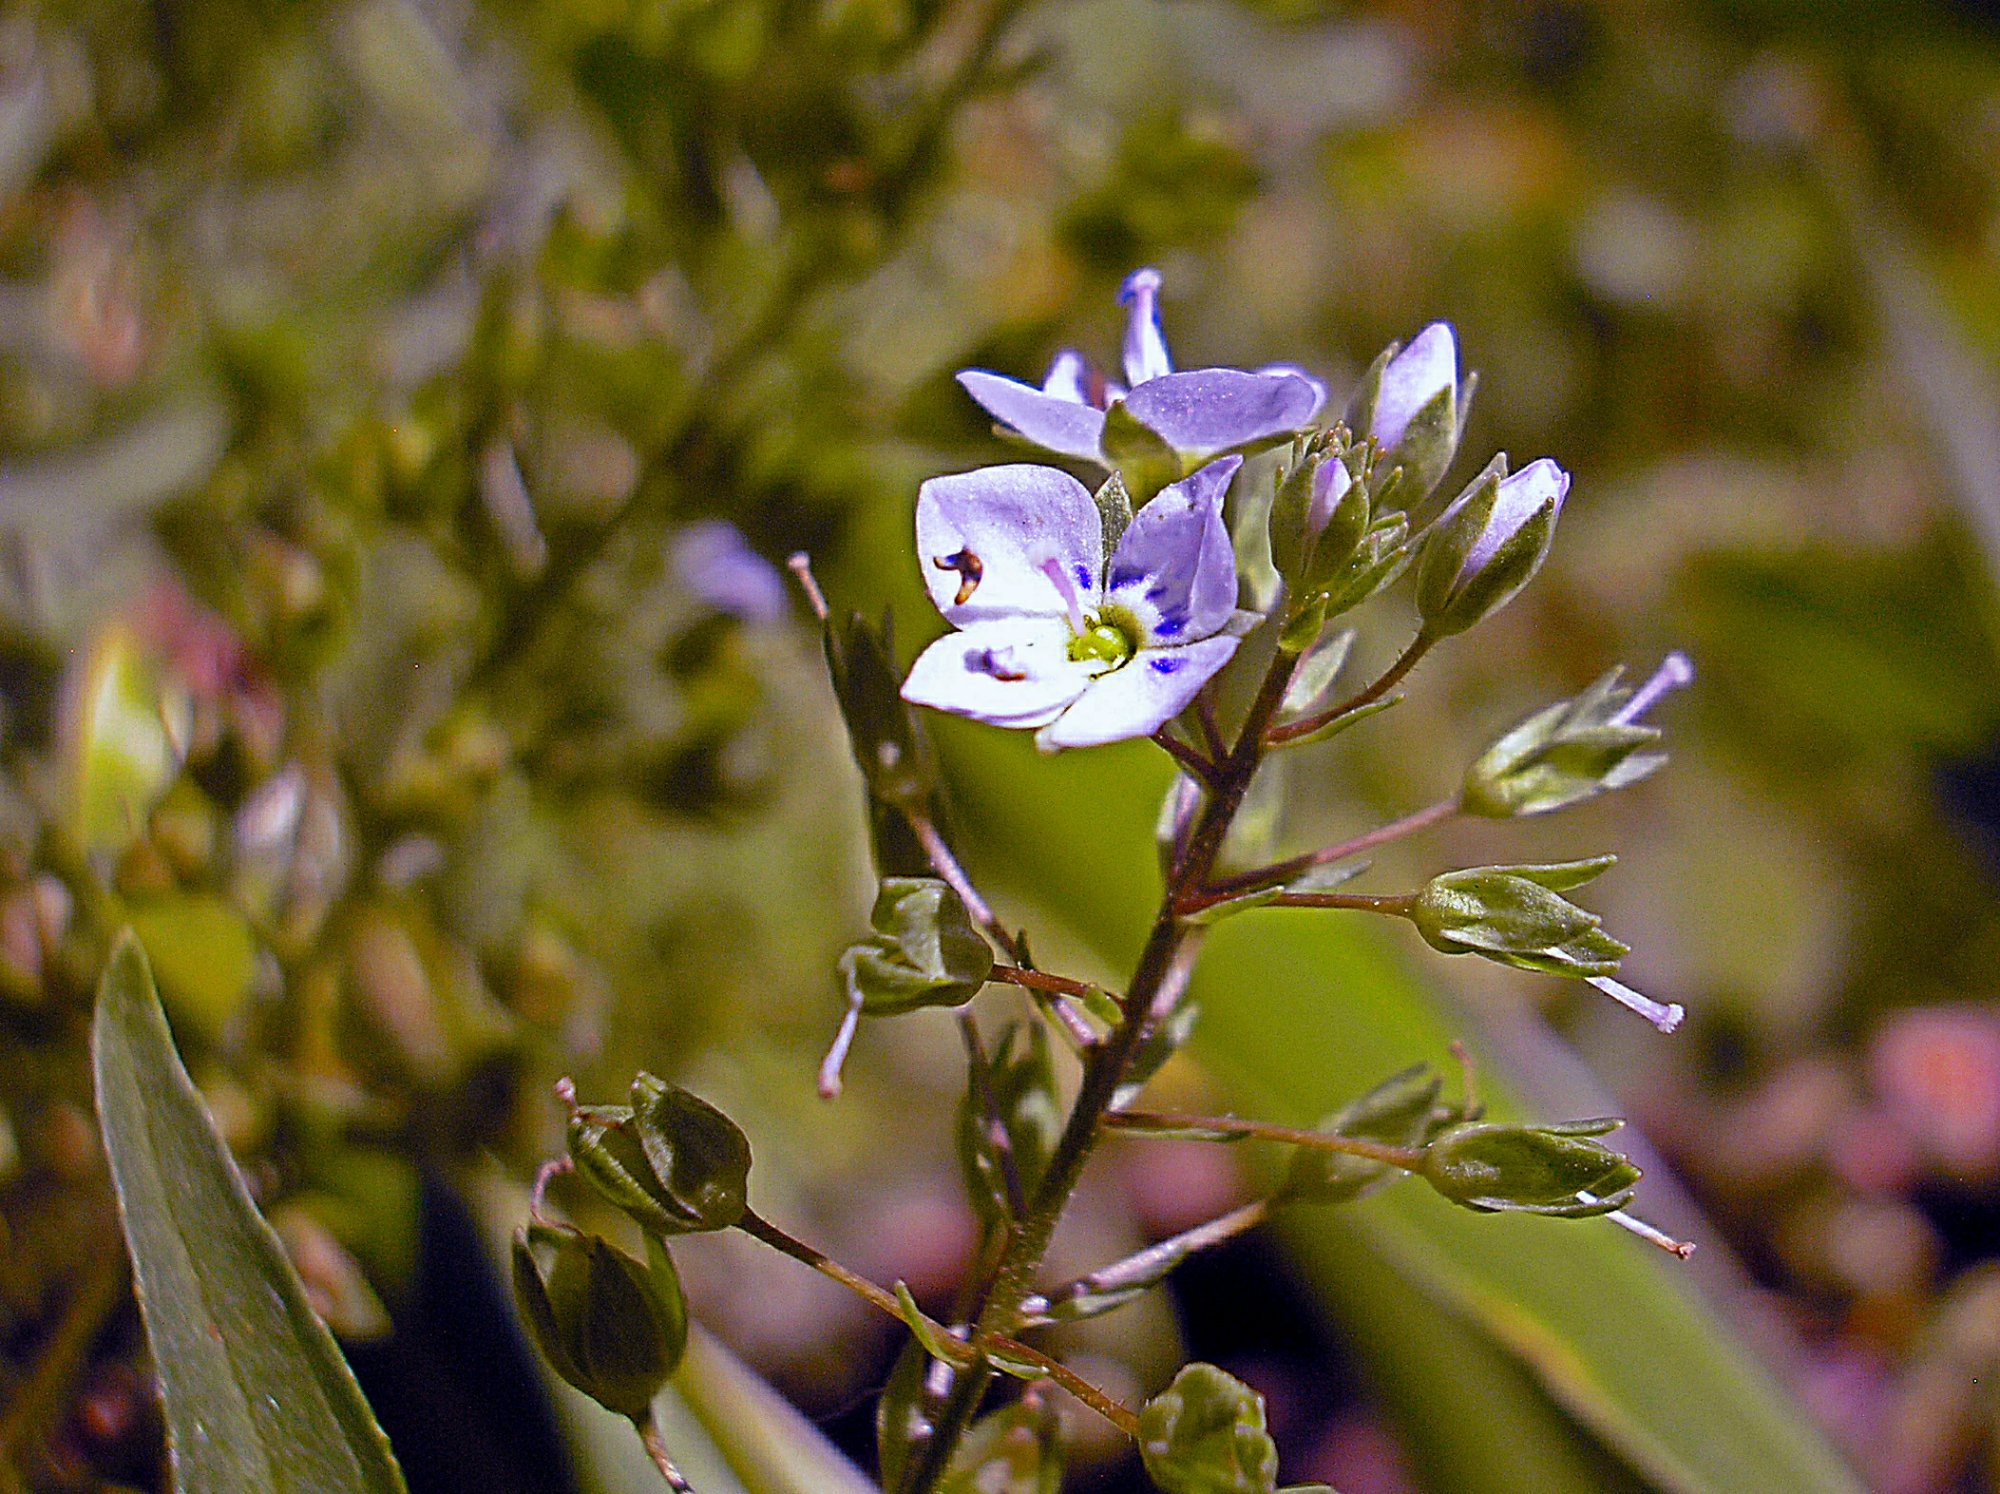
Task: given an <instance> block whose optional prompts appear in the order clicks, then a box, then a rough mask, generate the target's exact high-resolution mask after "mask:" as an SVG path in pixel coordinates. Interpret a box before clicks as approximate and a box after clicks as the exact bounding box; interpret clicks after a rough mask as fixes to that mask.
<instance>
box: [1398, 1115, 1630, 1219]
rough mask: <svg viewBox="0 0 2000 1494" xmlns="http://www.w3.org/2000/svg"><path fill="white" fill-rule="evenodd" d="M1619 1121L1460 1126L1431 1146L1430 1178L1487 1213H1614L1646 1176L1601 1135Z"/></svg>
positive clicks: (1427, 1158) (1426, 1174)
mask: <svg viewBox="0 0 2000 1494" xmlns="http://www.w3.org/2000/svg"><path fill="white" fill-rule="evenodd" d="M1620 1124H1621V1122H1619V1121H1616V1120H1588V1121H1571V1122H1569V1123H1567V1124H1564V1125H1557V1126H1516V1125H1503V1124H1500V1123H1497V1122H1492V1121H1486V1122H1479V1123H1474V1124H1468V1125H1460V1126H1453V1127H1451V1128H1450V1129H1448V1130H1446V1131H1445V1132H1443V1133H1442V1134H1441V1135H1439V1136H1438V1137H1437V1138H1436V1139H1435V1140H1434V1141H1432V1142H1431V1144H1430V1146H1429V1147H1427V1148H1426V1149H1425V1151H1424V1170H1423V1176H1424V1178H1425V1180H1426V1181H1428V1182H1429V1183H1430V1185H1431V1186H1432V1187H1433V1188H1435V1189H1437V1191H1438V1192H1439V1193H1441V1194H1443V1195H1444V1196H1445V1197H1446V1198H1448V1199H1450V1200H1451V1201H1452V1202H1453V1203H1455V1204H1458V1205H1459V1206H1460V1207H1462V1208H1467V1209H1473V1210H1476V1211H1478V1212H1480V1213H1498V1212H1503V1211H1512V1212H1520V1213H1529V1214H1553V1215H1557V1216H1559V1217H1561V1218H1566V1219H1580V1218H1584V1217H1587V1216H1589V1215H1592V1214H1608V1213H1610V1212H1611V1211H1612V1210H1614V1209H1620V1208H1623V1207H1624V1206H1625V1205H1626V1204H1627V1203H1629V1202H1631V1199H1632V1185H1633V1184H1634V1183H1636V1182H1638V1181H1639V1169H1638V1168H1637V1167H1635V1166H1633V1164H1632V1163H1631V1162H1630V1161H1628V1160H1627V1159H1626V1158H1624V1157H1621V1156H1620V1155H1619V1154H1618V1153H1616V1152H1614V1151H1612V1150H1611V1149H1610V1148H1609V1147H1607V1146H1605V1145H1603V1144H1602V1143H1601V1142H1599V1141H1597V1140H1596V1139H1595V1138H1596V1137H1599V1136H1603V1135H1605V1134H1607V1133H1609V1132H1611V1131H1615V1130H1616V1129H1618V1127H1619V1125H1620ZM1581 1195H1588V1197H1583V1196H1581Z"/></svg>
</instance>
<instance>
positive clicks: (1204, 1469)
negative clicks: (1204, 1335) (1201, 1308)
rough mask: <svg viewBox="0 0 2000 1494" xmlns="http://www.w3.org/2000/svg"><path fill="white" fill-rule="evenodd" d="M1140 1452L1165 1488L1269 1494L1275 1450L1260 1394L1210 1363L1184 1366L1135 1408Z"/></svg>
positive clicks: (1168, 1492)
mask: <svg viewBox="0 0 2000 1494" xmlns="http://www.w3.org/2000/svg"><path fill="white" fill-rule="evenodd" d="M1139 1456H1140V1457H1141V1458H1143V1459H1144V1460H1145V1463H1146V1472H1147V1473H1148V1474H1149V1475H1151V1477H1152V1480H1153V1482H1154V1483H1156V1484H1158V1485H1159V1486H1160V1488H1161V1489H1162V1490H1163V1491H1165V1494H1272V1491H1273V1490H1275V1489H1276V1488H1277V1484H1278V1449H1277V1447H1276V1446H1275V1445H1274V1444H1273V1443H1272V1441H1271V1437H1270V1434H1269V1433H1268V1432H1266V1431H1265V1430H1264V1398H1263V1397H1262V1396H1261V1395H1259V1394H1257V1392H1256V1391H1254V1390H1252V1389H1251V1388H1250V1387H1249V1386H1248V1385H1245V1384H1244V1383H1243V1382H1242V1381H1241V1380H1238V1379H1237V1378H1235V1377H1234V1376H1233V1375H1227V1374H1224V1373H1223V1372H1222V1371H1221V1370H1219V1369H1217V1368H1216V1367H1215V1366H1214V1365H1212V1364H1190V1365H1188V1366H1187V1367H1186V1368H1184V1369H1183V1370H1182V1371H1181V1372H1180V1373H1179V1374H1178V1375H1175V1376H1174V1381H1173V1384H1171V1385H1169V1386H1168V1387H1167V1388H1166V1389H1165V1390H1163V1391H1161V1392H1160V1393H1159V1394H1158V1395H1156V1396H1154V1397H1153V1398H1152V1399H1151V1400H1150V1401H1148V1402H1146V1409H1145V1410H1143V1411H1141V1412H1140V1413H1139Z"/></svg>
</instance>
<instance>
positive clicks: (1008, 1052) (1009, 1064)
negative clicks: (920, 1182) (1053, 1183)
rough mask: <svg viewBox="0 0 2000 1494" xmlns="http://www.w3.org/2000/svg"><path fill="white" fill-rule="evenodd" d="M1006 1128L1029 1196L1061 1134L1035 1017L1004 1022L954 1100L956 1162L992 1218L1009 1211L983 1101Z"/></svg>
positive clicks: (1045, 1043) (1043, 1037)
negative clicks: (982, 1064) (978, 1069)
mask: <svg viewBox="0 0 2000 1494" xmlns="http://www.w3.org/2000/svg"><path fill="white" fill-rule="evenodd" d="M989 1098H990V1100H991V1102H992V1107H993V1112H994V1114H995V1115H996V1116H997V1117H998V1119H999V1122H1000V1125H1001V1126H1002V1128H1003V1129H1004V1130H1005V1132H1006V1137H1007V1144H1008V1149H1009V1151H1010V1152H1011V1153H1012V1156H1013V1165H1014V1172H1015V1176H1016V1178H1017V1179H1018V1180H1019V1182H1020V1185H1021V1191H1022V1194H1023V1195H1024V1196H1026V1197H1032V1196H1033V1195H1034V1192H1035V1189H1036V1187H1037V1186H1039V1184H1040V1183H1041V1180H1042V1174H1043V1172H1044V1171H1045V1170H1047V1167H1048V1161H1049V1157H1050V1155H1051V1154H1052V1153H1053V1152H1054V1151H1055V1147H1056V1142H1057V1140H1058V1139H1059V1138H1060V1137H1061V1135H1062V1127H1063V1119H1064V1115H1065V1111H1064V1108H1063V1103H1062V1095H1061V1092H1060V1091H1059V1090H1058V1089H1057V1087H1056V1072H1055V1065H1054V1062H1053V1061H1052V1060H1051V1058H1050V1055H1049V1039H1048V1032H1047V1030H1046V1029H1045V1028H1044V1027H1043V1026H1042V1024H1041V1023H1040V1022H1039V1021H1033V1022H1016V1023H1012V1024H1010V1025H1009V1026H1008V1027H1007V1029H1006V1031H1005V1032H1003V1033H1002V1034H1001V1037H1000V1042H999V1044H998V1045H997V1046H996V1047H995V1048H994V1050H993V1053H992V1054H991V1056H990V1057H989V1058H988V1060H987V1064H986V1073H985V1074H984V1075H983V1076H980V1075H974V1076H973V1081H972V1082H971V1083H969V1084H968V1085H967V1086H966V1092H965V1094H964V1096H963V1097H962V1098H961V1099H960V1100H959V1106H958V1161H959V1167H960V1170H961V1171H962V1173H963V1174H964V1177H965V1191H966V1194H967V1196H968V1197H970V1198H971V1199H972V1202H973V1205H974V1206H975V1207H976V1208H978V1209H979V1210H980V1212H981V1213H982V1214H983V1215H985V1217H987V1218H989V1219H994V1220H1004V1219H1007V1218H1009V1217H1011V1215H1012V1200H1011V1199H1010V1197H1009V1194H1008V1188H1007V1182H1006V1174H1005V1172H1004V1170H1003V1167H1002V1164H1001V1161H1000V1157H999V1154H998V1152H997V1151H996V1149H995V1146H994V1141H995V1138H994V1137H993V1136H992V1135H991V1134H990V1121H989V1117H988V1115H987V1108H986V1101H987V1100H988V1099H989Z"/></svg>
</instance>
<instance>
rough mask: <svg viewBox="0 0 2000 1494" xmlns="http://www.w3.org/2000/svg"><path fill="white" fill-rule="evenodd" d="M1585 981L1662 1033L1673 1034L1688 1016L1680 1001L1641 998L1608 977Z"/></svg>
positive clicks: (1600, 976) (1594, 977) (1592, 976)
mask: <svg viewBox="0 0 2000 1494" xmlns="http://www.w3.org/2000/svg"><path fill="white" fill-rule="evenodd" d="M1584 979H1585V982H1586V983H1587V984H1589V985H1593V986H1595V987H1597V989H1598V990H1600V991H1602V992H1603V993H1604V994H1605V995H1607V996H1609V997H1610V998H1611V999H1612V1000H1613V1001H1615V1002H1617V1003H1618V1004H1619V1005H1620V1006H1623V1007H1625V1008H1627V1009H1628V1010H1631V1011H1635V1012H1637V1013H1638V1014H1639V1015H1640V1016H1642V1017H1644V1018H1645V1019H1646V1020H1647V1021H1648V1022H1651V1023H1652V1024H1653V1025H1654V1026H1655V1027H1657V1028H1658V1029H1659V1030H1660V1031H1661V1032H1672V1031H1673V1030H1674V1029H1675V1028H1676V1027H1678V1026H1680V1025H1681V1018H1683V1017H1685V1016H1686V1015H1687V1010H1686V1008H1684V1007H1683V1006H1682V1005H1681V1004H1680V1003H1679V1002H1678V1001H1669V1002H1661V1001H1655V1000H1653V998H1652V997H1650V996H1641V995H1640V994H1639V993H1638V992H1637V991H1635V990H1633V989H1632V988H1631V987H1630V986H1628V985H1625V984H1624V983H1623V982H1620V981H1615V980H1613V979H1612V978H1611V977H1610V976H1608V975H1590V976H1585V977H1584Z"/></svg>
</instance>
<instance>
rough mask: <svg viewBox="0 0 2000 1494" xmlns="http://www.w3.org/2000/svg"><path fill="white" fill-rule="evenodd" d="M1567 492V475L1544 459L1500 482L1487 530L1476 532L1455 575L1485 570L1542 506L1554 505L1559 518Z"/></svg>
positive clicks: (1465, 574) (1488, 519)
mask: <svg viewBox="0 0 2000 1494" xmlns="http://www.w3.org/2000/svg"><path fill="white" fill-rule="evenodd" d="M1568 492H1569V474H1568V473H1567V472H1565V471H1563V469H1562V468H1560V467H1558V466H1557V465H1556V464H1555V463H1554V462H1552V461H1550V460H1549V459H1548V458H1547V457H1542V458H1540V459H1539V460H1537V461H1533V462H1530V463H1528V465H1527V466H1525V467H1523V468H1522V469H1521V470H1520V471H1519V472H1516V473H1514V474H1513V475H1512V476H1511V477H1506V478H1502V479H1501V482H1500V491H1499V492H1498V493H1497V494H1495V495H1494V499H1493V512H1492V513H1491V514H1490V515H1488V517H1487V520H1486V527H1485V528H1484V529H1482V530H1480V531H1479V538H1478V539H1476V540H1474V541H1473V542H1472V548H1471V550H1470V551H1468V552H1467V553H1466V557H1465V564H1464V565H1462V566H1460V567H1459V572H1458V573H1459V574H1460V575H1461V576H1470V575H1472V574H1473V573H1474V572H1475V571H1477V570H1479V569H1480V567H1482V566H1484V565H1485V564H1486V562H1487V561H1489V560H1491V559H1492V558H1493V556H1494V553H1495V552H1496V551H1497V550H1499V548H1500V547H1501V546H1502V545H1504V544H1506V543H1507V541H1508V540H1510V539H1512V538H1513V537H1514V535H1515V533H1516V532H1517V531H1518V530H1519V529H1520V527H1521V526H1522V525H1523V524H1525V523H1527V522H1528V520H1530V519H1532V518H1533V517H1534V516H1535V514H1536V512H1537V511H1538V510H1539V509H1540V508H1541V507H1542V506H1543V505H1544V504H1549V503H1553V504H1554V505H1555V508H1556V513H1557V514H1558V515H1560V514H1561V513H1562V503H1563V498H1564V496H1565V495H1567V494H1568Z"/></svg>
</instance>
